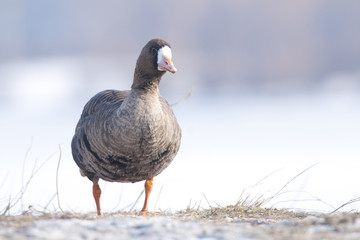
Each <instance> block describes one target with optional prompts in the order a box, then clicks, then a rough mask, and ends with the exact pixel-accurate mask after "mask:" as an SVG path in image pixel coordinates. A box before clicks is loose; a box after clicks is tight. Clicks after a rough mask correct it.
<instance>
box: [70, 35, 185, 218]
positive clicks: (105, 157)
mask: <svg viewBox="0 0 360 240" xmlns="http://www.w3.org/2000/svg"><path fill="white" fill-rule="evenodd" d="M171 58H172V53H171V48H170V45H169V44H168V43H167V42H166V41H164V40H161V39H153V40H151V41H149V42H148V43H147V44H146V45H145V47H144V48H143V49H142V51H141V53H140V56H139V58H138V60H137V63H136V68H135V73H134V78H133V84H132V86H131V90H130V91H117V90H105V91H102V92H100V93H98V94H96V95H95V96H94V97H92V98H91V99H90V101H89V102H88V103H87V104H86V105H85V107H84V110H83V112H82V114H81V117H80V120H79V122H78V124H77V126H76V130H75V135H74V137H73V139H72V143H71V148H72V155H73V158H74V160H75V162H76V164H77V165H78V166H79V168H80V172H81V175H82V176H86V177H88V178H89V179H90V180H91V181H92V182H93V195H94V199H95V203H96V208H97V214H98V215H102V212H101V208H100V195H101V190H100V187H99V184H98V181H99V178H101V179H103V180H106V181H110V182H138V181H142V180H146V182H145V202H144V206H143V208H142V210H141V214H142V215H146V214H147V211H148V206H147V205H148V199H149V196H150V192H151V190H152V186H153V178H154V177H155V176H157V175H158V174H159V173H161V172H162V171H163V170H164V169H165V168H166V167H167V166H169V164H170V163H171V161H172V160H173V159H174V157H175V155H176V153H177V152H178V150H179V147H180V139H181V129H180V126H179V124H178V122H177V121H176V118H175V115H174V113H173V111H172V109H171V107H170V105H169V104H168V102H167V101H166V100H165V99H164V98H163V97H161V96H160V93H159V89H158V86H159V83H160V80H161V77H162V76H163V75H164V73H165V72H166V71H169V72H172V73H175V72H176V68H175V67H174V65H173V63H172V61H171Z"/></svg>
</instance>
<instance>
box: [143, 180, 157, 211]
mask: <svg viewBox="0 0 360 240" xmlns="http://www.w3.org/2000/svg"><path fill="white" fill-rule="evenodd" d="M153 181H154V178H153V177H152V178H150V179H148V180H146V182H145V202H144V207H143V208H142V209H141V212H140V214H141V215H142V216H147V214H148V201H149V197H150V193H151V190H152V188H153Z"/></svg>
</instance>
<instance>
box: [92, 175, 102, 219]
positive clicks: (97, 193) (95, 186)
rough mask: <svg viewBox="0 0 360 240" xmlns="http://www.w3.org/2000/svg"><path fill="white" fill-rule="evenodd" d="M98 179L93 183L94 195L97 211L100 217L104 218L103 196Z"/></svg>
mask: <svg viewBox="0 0 360 240" xmlns="http://www.w3.org/2000/svg"><path fill="white" fill-rule="evenodd" d="M98 181H99V180H98V179H97V180H94V181H93V195H94V199H95V203H96V209H97V214H98V216H102V215H103V214H102V212H101V208H100V195H101V189H100V186H99V183H98Z"/></svg>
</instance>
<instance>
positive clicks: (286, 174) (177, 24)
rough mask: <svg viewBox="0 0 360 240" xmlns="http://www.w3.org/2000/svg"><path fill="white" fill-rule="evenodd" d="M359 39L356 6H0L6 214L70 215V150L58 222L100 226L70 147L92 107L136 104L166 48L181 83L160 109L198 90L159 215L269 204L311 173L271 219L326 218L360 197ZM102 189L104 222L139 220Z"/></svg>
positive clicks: (115, 187) (39, 1) (332, 1)
mask: <svg viewBox="0 0 360 240" xmlns="http://www.w3.org/2000/svg"><path fill="white" fill-rule="evenodd" d="M359 26H360V2H359V1H356V0H352V1H351V0H349V1H336V0H329V1H310V0H305V1H304V0H295V1H291V2H289V1H280V0H277V1H271V2H268V1H256V2H254V1H236V0H226V1H220V2H219V1H196V2H193V1H181V2H171V1H170V2H169V1H151V2H150V1H149V2H140V1H121V2H119V1H106V2H97V1H84V0H82V1H76V2H74V1H59V0H55V1H45V0H33V1H25V0H24V1H19V0H15V1H6V0H2V1H0V108H1V111H0V121H1V122H0V146H1V147H0V149H1V155H0V163H1V168H0V211H1V212H0V213H2V212H3V211H4V210H5V209H6V206H7V204H8V202H10V203H16V205H15V206H12V208H11V210H10V213H13V214H15V213H19V212H20V211H21V210H26V209H27V207H28V206H29V205H32V206H34V207H35V208H36V209H43V208H44V207H47V209H50V210H54V209H56V210H59V208H58V203H57V199H56V197H54V196H55V193H56V168H57V164H58V159H59V155H60V151H59V145H60V146H61V154H62V155H61V162H60V169H59V179H58V180H59V189H58V190H59V194H60V200H61V206H62V208H63V209H64V210H69V211H79V212H88V211H94V210H95V206H94V201H93V197H92V191H91V189H92V183H91V182H90V181H89V180H88V179H86V178H82V177H81V176H80V174H79V171H78V168H77V166H76V164H75V162H74V161H73V160H72V156H71V149H70V142H71V138H72V135H73V133H74V129H75V126H76V123H77V121H78V119H79V117H80V114H81V111H82V108H83V106H84V105H85V103H86V102H87V101H88V100H89V99H90V97H92V96H93V95H94V94H95V93H97V92H99V91H102V90H104V89H120V90H122V89H129V88H130V86H131V83H132V76H133V71H134V66H135V62H136V59H137V57H138V54H139V53H140V50H141V48H142V47H143V46H144V45H145V44H146V43H147V41H149V40H150V39H152V38H163V39H165V40H167V41H168V42H170V44H171V45H172V49H173V60H174V63H175V66H176V67H177V69H178V72H177V73H176V74H175V75H170V74H167V75H165V77H164V78H163V80H162V83H161V87H160V88H161V89H160V90H161V93H162V95H163V96H164V97H165V98H167V99H168V101H169V103H175V102H177V101H179V100H180V99H182V98H183V97H185V96H186V95H187V94H188V92H189V91H190V89H191V88H192V87H193V86H195V90H194V91H193V92H192V96H191V97H190V98H189V99H188V100H186V101H184V102H182V103H180V104H178V105H175V106H174V107H173V108H174V111H175V114H176V115H177V118H178V121H179V123H180V125H181V127H182V130H183V138H182V146H181V149H180V151H179V153H178V156H177V157H176V158H175V160H174V162H173V163H172V164H171V165H170V167H169V168H168V169H166V170H165V171H164V172H163V173H162V174H160V175H159V176H158V177H157V178H155V187H154V191H153V193H152V197H151V199H150V208H156V209H157V210H158V209H162V210H165V209H170V210H179V209H184V208H186V207H187V206H189V205H190V206H192V207H193V206H195V207H197V206H201V207H208V202H207V201H209V203H210V204H211V205H212V206H217V204H220V205H222V206H223V205H227V204H235V203H236V201H237V200H238V198H239V196H240V195H241V194H242V193H243V196H246V195H247V194H250V195H251V197H254V198H256V197H260V196H263V197H264V198H266V197H270V196H272V195H273V194H275V193H276V192H277V191H278V190H280V189H281V187H283V186H284V185H285V184H286V183H287V182H288V181H290V180H291V179H292V178H293V177H295V176H296V175H297V174H299V173H300V172H301V171H303V170H304V169H306V168H307V167H309V166H311V165H313V164H315V163H318V164H317V165H316V166H314V167H313V168H311V169H310V170H308V171H306V172H305V173H304V174H302V175H300V176H299V177H298V178H296V179H295V180H294V181H292V182H291V183H290V184H289V185H288V186H287V187H286V188H285V189H284V190H283V191H282V194H280V195H279V196H277V197H276V198H274V199H273V200H272V201H270V202H269V203H268V204H267V205H266V206H268V207H270V206H275V207H286V208H292V209H302V210H311V211H325V212H329V211H332V210H334V209H335V208H336V207H338V206H340V205H341V204H343V203H345V202H347V201H348V200H351V199H354V198H358V197H360V181H359V173H358V172H359V169H360V161H359V160H360V124H359V123H360V95H359V93H360V44H359V43H360V28H359ZM40 166H41V168H40V169H39V171H38V172H36V174H35V176H34V177H33V178H32V179H31V182H30V184H29V186H28V188H27V189H26V192H25V193H24V195H23V196H22V200H21V201H19V202H16V199H18V198H19V194H18V193H19V192H21V189H22V187H24V186H25V185H26V182H27V181H28V180H29V178H30V176H31V173H32V171H33V169H34V168H35V169H38V168H39V167H40ZM274 171H276V172H275V173H273V172H274ZM271 173H273V174H272V175H270V176H269V177H268V178H266V179H265V180H264V181H262V182H261V183H260V184H258V185H257V186H256V187H254V188H252V187H251V186H253V185H254V184H255V183H257V182H258V181H259V180H260V179H262V178H264V177H266V176H268V175H269V174H271ZM100 185H101V187H102V189H103V195H102V207H103V209H104V211H105V212H106V211H117V210H129V209H130V208H131V206H132V204H133V203H134V202H135V200H136V199H137V197H138V195H139V194H140V192H141V191H142V189H143V182H140V183H135V184H120V183H106V182H103V181H102V182H100ZM204 196H205V197H206V199H207V200H206V199H205V197H204ZM142 203H143V197H142V198H141V200H140V201H139V203H138V204H137V205H136V207H135V209H140V208H141V205H142ZM344 210H346V211H352V210H355V211H359V210H360V206H359V204H358V203H357V202H355V203H354V204H351V205H348V206H346V207H345V208H344ZM8 213H9V212H8Z"/></svg>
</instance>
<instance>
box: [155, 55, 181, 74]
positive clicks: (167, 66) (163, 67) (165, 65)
mask: <svg viewBox="0 0 360 240" xmlns="http://www.w3.org/2000/svg"><path fill="white" fill-rule="evenodd" d="M158 69H159V70H160V71H169V72H171V73H176V71H177V69H176V68H175V66H174V64H173V63H172V61H171V59H170V58H168V57H166V56H162V58H161V61H160V62H159V63H158Z"/></svg>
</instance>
